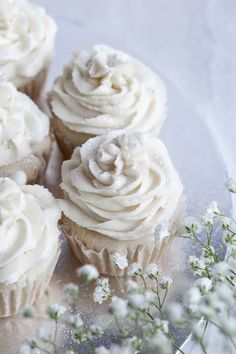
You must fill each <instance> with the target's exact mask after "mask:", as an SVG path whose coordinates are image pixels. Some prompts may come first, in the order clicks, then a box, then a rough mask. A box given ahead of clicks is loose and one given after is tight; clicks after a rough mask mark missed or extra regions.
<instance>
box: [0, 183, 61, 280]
mask: <svg viewBox="0 0 236 354" xmlns="http://www.w3.org/2000/svg"><path fill="white" fill-rule="evenodd" d="M59 218H60V211H59V209H58V207H57V205H56V201H55V199H54V198H53V196H52V195H51V193H50V192H49V191H48V190H47V189H46V188H44V187H42V186H38V185H34V186H30V185H25V186H21V187H20V186H18V185H17V184H16V183H15V182H14V181H13V180H11V179H10V178H0V283H7V284H12V283H15V282H17V281H18V280H19V279H23V278H22V277H24V276H25V277H27V274H28V273H29V272H31V271H32V270H36V272H40V269H41V268H42V267H43V264H44V263H48V262H49V261H50V260H52V258H53V257H54V256H55V254H56V252H57V251H58V246H59V234H60V232H59V229H58V227H57V223H58V220H59Z"/></svg>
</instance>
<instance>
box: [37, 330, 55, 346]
mask: <svg viewBox="0 0 236 354" xmlns="http://www.w3.org/2000/svg"><path fill="white" fill-rule="evenodd" d="M37 337H38V338H39V339H40V340H41V341H42V342H44V343H48V342H50V341H51V340H52V334H51V333H50V331H49V330H48V328H45V327H41V328H39V331H38V333H37Z"/></svg>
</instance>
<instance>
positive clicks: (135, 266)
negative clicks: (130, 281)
mask: <svg viewBox="0 0 236 354" xmlns="http://www.w3.org/2000/svg"><path fill="white" fill-rule="evenodd" d="M140 274H142V266H141V265H140V264H139V263H132V264H131V265H130V266H129V269H128V275H130V276H133V275H140Z"/></svg>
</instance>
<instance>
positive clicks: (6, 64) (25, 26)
mask: <svg viewBox="0 0 236 354" xmlns="http://www.w3.org/2000/svg"><path fill="white" fill-rule="evenodd" d="M55 34H56V25H55V22H54V21H53V19H52V18H50V17H49V16H47V15H46V14H45V11H44V9H43V8H41V7H39V6H36V5H34V4H31V3H29V2H28V1H26V0H0V76H3V78H4V79H5V80H9V81H11V82H13V83H14V85H15V86H17V87H20V86H22V85H24V84H26V83H27V82H28V81H29V80H30V79H31V78H32V77H34V76H35V75H37V74H38V73H39V71H40V70H42V69H43V68H44V67H45V66H47V65H48V64H49V62H50V61H51V58H52V54H53V49H54V39H55Z"/></svg>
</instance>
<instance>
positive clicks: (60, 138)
mask: <svg viewBox="0 0 236 354" xmlns="http://www.w3.org/2000/svg"><path fill="white" fill-rule="evenodd" d="M52 126H53V131H54V134H55V137H56V140H57V143H58V145H59V148H60V150H61V152H62V154H63V155H64V157H65V159H69V158H70V157H71V155H72V153H73V151H74V149H75V148H76V147H77V146H81V145H83V144H84V143H85V142H86V141H87V140H88V139H90V138H94V135H91V134H85V133H78V132H76V131H74V130H71V129H69V128H68V127H67V126H66V125H65V124H63V122H62V121H61V119H59V118H57V117H56V116H53V117H52Z"/></svg>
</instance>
